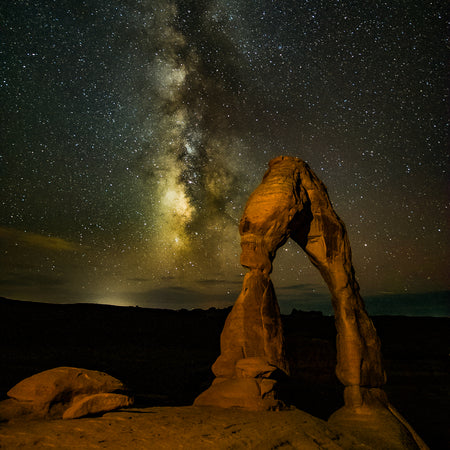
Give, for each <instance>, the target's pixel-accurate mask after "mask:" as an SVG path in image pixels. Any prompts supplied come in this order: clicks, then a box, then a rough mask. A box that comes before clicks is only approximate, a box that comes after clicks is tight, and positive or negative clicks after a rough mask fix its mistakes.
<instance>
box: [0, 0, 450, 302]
mask: <svg viewBox="0 0 450 450" xmlns="http://www.w3.org/2000/svg"><path fill="white" fill-rule="evenodd" d="M1 17H2V19H3V20H2V22H3V23H4V27H3V29H2V39H1V48H0V51H1V64H2V78H1V80H0V102H1V105H2V107H1V108H2V119H1V125H0V126H1V130H2V137H3V139H2V147H1V152H0V157H1V159H0V164H1V169H0V170H1V173H0V175H1V187H0V189H1V191H2V197H1V198H2V207H1V221H0V242H1V252H2V255H3V257H2V259H3V261H5V262H6V264H5V267H6V269H5V270H2V274H1V279H0V288H1V289H0V295H3V296H8V297H12V298H21V299H35V300H45V301H101V302H108V303H117V304H130V305H134V304H140V305H146V306H158V307H161V306H167V307H182V306H186V307H191V306H192V307H194V306H223V305H226V304H231V303H232V302H233V301H234V299H235V297H236V295H237V293H238V291H239V287H240V283H241V281H242V275H243V273H245V270H244V269H243V268H241V267H240V265H239V252H240V248H239V236H238V228H237V225H238V222H239V218H240V215H241V213H242V210H243V206H244V204H245V201H246V199H247V197H248V195H249V194H250V193H251V191H252V190H253V189H254V188H255V187H256V186H257V185H258V183H259V182H260V180H261V177H262V175H263V173H264V171H265V169H266V167H267V162H268V161H269V160H270V159H271V158H272V157H275V156H278V155H280V154H287V155H293V156H297V157H300V158H302V159H304V160H305V161H307V162H308V163H309V164H310V166H311V167H312V169H313V170H314V171H315V172H316V173H317V174H318V176H319V177H320V178H321V179H322V180H323V181H324V183H325V184H326V185H327V186H328V189H329V194H330V197H331V199H332V201H333V204H334V206H335V209H336V211H337V212H338V214H339V215H340V216H341V218H342V219H343V220H344V222H345V223H346V225H347V228H348V231H349V236H350V240H351V244H352V249H353V254H354V263H355V267H356V272H357V275H358V278H359V281H360V284H361V287H362V293H363V295H366V294H367V295H369V294H370V295H381V294H385V293H390V294H398V293H426V292H436V291H444V290H447V289H448V288H449V285H448V280H447V278H448V277H447V273H446V272H447V270H446V264H445V261H447V260H448V257H449V252H448V249H449V245H448V237H447V236H448V231H449V230H448V195H447V192H446V186H447V178H448V175H447V169H448V151H447V147H448V141H447V133H448V130H447V118H448V103H447V97H448V88H447V85H446V79H447V70H446V61H447V59H448V42H447V35H446V25H447V24H446V15H445V8H444V5H442V4H439V3H438V2H436V3H435V2H422V1H418V0H413V1H411V2H407V3H401V4H400V3H398V4H397V2H394V3H393V2H381V1H375V2H371V3H370V5H362V4H359V3H357V2H352V3H349V2H341V1H329V2H326V1H325V2H324V1H318V0H311V1H305V2H294V1H292V2H272V1H258V2H253V1H249V0H248V1H238V0H228V1H225V0H219V1H217V0H216V1H207V0H201V1H181V0H178V1H158V0H147V1H139V0H130V1H127V2H119V1H112V0H107V1H105V2H97V1H93V0H86V1H79V2H78V1H77V2H76V1H74V0H68V1H61V2H54V1H50V0H42V1H17V0H16V1H10V2H8V5H7V6H2V7H1ZM273 278H274V282H275V286H276V288H277V292H278V294H279V298H280V301H281V303H283V302H285V304H286V305H289V306H296V305H298V304H302V299H303V300H304V301H306V300H305V299H311V300H314V299H318V298H319V297H320V296H322V297H323V298H325V299H327V296H328V294H326V287H325V285H324V283H323V282H322V280H321V279H320V277H319V275H318V274H317V273H316V271H315V269H313V268H312V267H311V266H310V264H309V262H308V261H307V259H306V258H305V257H304V255H302V252H301V251H300V249H299V248H298V247H296V246H295V245H294V244H292V243H290V242H289V243H288V244H287V245H286V246H285V248H283V249H281V250H280V251H279V256H278V257H277V261H276V263H275V271H274V274H273ZM322 297H320V298H322ZM327 301H328V300H327ZM282 307H283V305H282ZM312 309H314V307H313V306H312Z"/></svg>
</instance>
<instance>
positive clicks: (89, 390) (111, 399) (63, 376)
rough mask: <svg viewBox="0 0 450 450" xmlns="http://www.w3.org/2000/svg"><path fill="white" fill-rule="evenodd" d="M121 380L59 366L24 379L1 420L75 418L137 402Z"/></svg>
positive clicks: (1, 410)
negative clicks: (127, 391) (129, 395)
mask: <svg viewBox="0 0 450 450" xmlns="http://www.w3.org/2000/svg"><path fill="white" fill-rule="evenodd" d="M123 390H125V386H124V385H123V384H122V382H121V381H119V380H118V379H116V378H114V377H112V376H110V375H108V374H106V373H103V372H98V371H96V370H87V369H78V368H75V367H57V368H55V369H50V370H46V371H44V372H40V373H37V374H36V375H33V376H31V377H29V378H26V379H24V380H22V381H21V382H20V383H18V384H16V385H15V386H14V387H13V388H11V389H10V390H9V391H8V397H9V399H7V400H4V401H3V402H0V418H1V419H3V420H9V419H11V418H14V417H18V416H31V417H36V418H61V417H62V418H63V419H74V418H78V417H82V416H86V415H89V414H99V413H103V412H106V411H111V410H114V409H117V408H121V407H124V406H129V405H131V404H132V403H133V401H132V399H131V398H130V397H128V396H127V395H123V394H119V393H115V392H117V391H119V392H121V391H123Z"/></svg>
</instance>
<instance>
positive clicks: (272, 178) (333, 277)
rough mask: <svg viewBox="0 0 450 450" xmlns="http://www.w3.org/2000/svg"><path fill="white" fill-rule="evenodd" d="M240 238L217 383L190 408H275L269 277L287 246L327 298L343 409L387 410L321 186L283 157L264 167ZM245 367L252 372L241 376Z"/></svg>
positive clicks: (344, 250) (280, 360) (275, 335)
mask: <svg viewBox="0 0 450 450" xmlns="http://www.w3.org/2000/svg"><path fill="white" fill-rule="evenodd" d="M239 232H240V235H241V247H242V253H241V264H242V265H243V266H244V267H246V268H248V269H249V270H250V271H249V273H247V275H246V277H245V279H244V282H243V287H242V292H241V294H240V296H239V298H238V300H237V301H236V304H235V305H234V307H233V310H232V312H231V313H230V315H229V317H228V318H227V322H226V324H225V327H224V330H223V332H222V336H221V355H220V356H219V358H218V359H217V361H216V362H215V363H214V365H213V372H214V374H215V375H216V377H217V378H216V380H215V382H214V383H213V386H212V387H211V388H210V389H209V390H208V391H206V392H205V393H204V394H202V395H201V396H200V397H199V398H198V399H197V400H196V403H197V404H203V403H220V404H223V405H224V406H227V405H229V406H232V405H234V404H236V406H244V407H251V408H253V409H267V408H272V407H276V405H277V401H276V393H275V391H274V387H275V384H276V383H275V380H274V374H276V372H277V371H278V372H280V371H284V372H288V367H287V363H286V359H285V356H284V342H283V331H282V325H281V319H280V312H279V308H278V304H277V300H276V296H275V291H274V289H273V285H272V282H271V280H270V273H271V271H272V261H273V260H274V258H275V254H276V251H277V249H278V248H280V247H281V246H282V245H283V244H284V243H285V242H286V241H287V239H288V238H292V239H293V240H294V241H295V242H297V243H298V244H299V245H300V247H301V248H302V249H303V250H304V251H305V252H306V253H307V255H308V257H309V258H310V260H311V261H312V263H313V264H314V265H315V266H316V267H317V268H318V269H319V271H320V273H321V274H322V277H323V278H324V280H325V282H326V283H327V285H328V288H329V290H330V293H331V296H332V303H333V307H334V311H335V321H336V330H337V367H336V373H337V376H338V378H339V380H340V381H341V382H342V383H343V384H344V386H345V387H346V389H345V402H346V405H347V406H351V407H354V408H358V407H360V406H361V405H363V404H365V403H370V402H372V401H374V400H378V401H382V402H385V398H384V394H383V391H381V390H380V389H379V388H380V387H381V386H382V385H383V384H384V383H385V381H386V376H385V372H384V370H383V367H382V362H381V352H380V342H379V339H378V336H377V334H376V331H375V328H374V326H373V324H372V321H371V320H370V318H369V317H368V315H367V313H366V311H365V309H364V304H363V301H362V299H361V296H360V294H359V286H358V283H357V281H356V279H355V273H354V269H353V266H352V260H351V249H350V243H349V240H348V237H347V232H346V230H345V225H344V224H343V222H342V221H341V220H340V219H339V217H338V216H337V214H336V213H335V211H334V209H333V207H332V204H331V202H330V199H329V197H328V193H327V189H326V187H325V185H324V184H323V183H322V182H321V181H320V180H319V178H318V177H317V176H316V175H315V174H314V172H313V171H312V170H311V169H310V168H309V166H308V165H307V164H306V163H305V162H304V161H302V160H301V159H298V158H293V157H285V156H280V157H278V158H275V159H273V160H272V161H270V163H269V170H268V171H267V172H266V173H265V175H264V177H263V180H262V182H261V184H260V185H259V186H258V187H257V188H256V189H255V191H254V192H253V193H252V194H251V195H250V197H249V199H248V201H247V204H246V206H245V210H244V214H243V216H242V219H241V222H240V226H239ZM250 365H251V367H252V371H250V372H249V371H248V370H247V371H245V370H243V369H242V367H243V366H245V367H248V366H250ZM219 385H220V386H219ZM249 392H253V394H251V396H250V397H252V396H253V397H254V400H255V401H252V400H251V399H250V398H249ZM219 399H221V400H219Z"/></svg>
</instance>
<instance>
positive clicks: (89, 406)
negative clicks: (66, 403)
mask: <svg viewBox="0 0 450 450" xmlns="http://www.w3.org/2000/svg"><path fill="white" fill-rule="evenodd" d="M131 404H132V401H131V399H130V397H128V396H127V395H122V394H108V393H102V394H94V395H88V396H87V397H76V398H75V399H74V401H73V404H72V406H71V407H70V408H69V409H66V411H64V414H63V416H62V418H63V419H77V418H79V417H83V416H88V415H91V414H100V413H105V412H108V411H113V410H115V409H119V408H123V407H125V406H130V405H131Z"/></svg>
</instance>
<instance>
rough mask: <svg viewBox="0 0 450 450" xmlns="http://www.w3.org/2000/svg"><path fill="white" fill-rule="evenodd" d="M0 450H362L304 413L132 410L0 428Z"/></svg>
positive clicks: (180, 409)
mask: <svg viewBox="0 0 450 450" xmlns="http://www.w3.org/2000/svg"><path fill="white" fill-rule="evenodd" d="M0 448H4V449H16V448H27V449H28V448H36V449H40V448H42V449H43V448H57V449H77V448H79V449H81V448H83V449H90V448H107V449H124V448H132V449H167V450H169V449H170V450H174V449H196V450H198V449H260V450H265V449H302V450H307V449H353V448H354V449H363V448H365V449H367V448H368V447H367V446H365V445H364V444H361V443H358V442H357V440H356V438H354V437H352V436H351V435H349V434H347V435H345V434H343V433H341V432H339V431H338V430H336V429H334V428H333V427H331V426H329V425H328V424H327V422H325V421H323V420H321V419H318V418H315V417H313V416H311V415H309V414H307V413H305V412H303V411H300V410H297V409H293V410H289V411H279V412H251V411H242V410H239V409H219V408H207V407H194V406H186V407H154V408H143V409H137V408H131V409H127V410H121V411H116V412H111V413H108V414H105V415H104V416H102V417H95V418H83V419H76V420H52V421H16V422H10V423H7V424H2V425H0Z"/></svg>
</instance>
